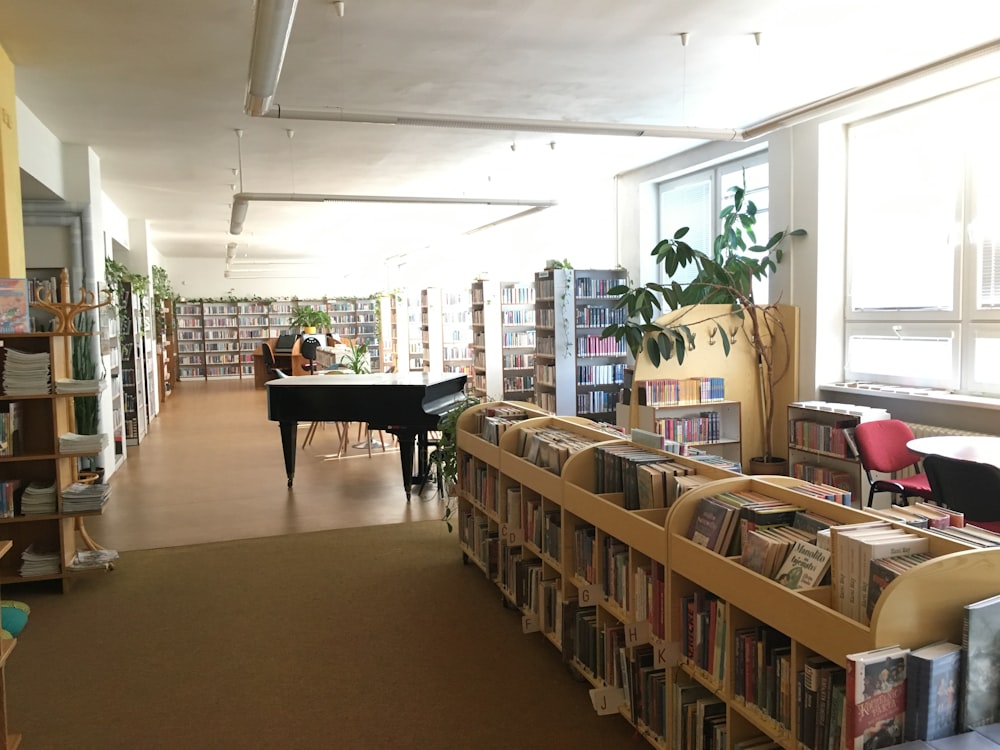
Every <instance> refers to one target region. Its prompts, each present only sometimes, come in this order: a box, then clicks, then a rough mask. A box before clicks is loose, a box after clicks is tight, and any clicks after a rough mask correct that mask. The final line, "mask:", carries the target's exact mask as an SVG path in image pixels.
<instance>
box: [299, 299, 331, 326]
mask: <svg viewBox="0 0 1000 750" xmlns="http://www.w3.org/2000/svg"><path fill="white" fill-rule="evenodd" d="M289 322H290V324H291V325H292V326H294V327H296V328H329V327H330V326H331V325H332V324H333V321H332V320H331V319H330V314H329V313H328V312H327V311H326V310H318V309H316V308H315V307H313V306H312V305H303V306H301V307H293V308H292V319H291V321H289Z"/></svg>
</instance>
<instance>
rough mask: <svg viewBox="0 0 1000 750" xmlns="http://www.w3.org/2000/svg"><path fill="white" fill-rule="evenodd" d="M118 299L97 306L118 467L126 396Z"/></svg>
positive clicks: (122, 455)
mask: <svg viewBox="0 0 1000 750" xmlns="http://www.w3.org/2000/svg"><path fill="white" fill-rule="evenodd" d="M118 309H119V303H118V299H117V298H115V299H112V301H111V304H110V305H105V306H103V307H101V308H98V313H99V316H100V331H101V357H102V359H103V360H104V366H105V369H106V370H107V373H108V387H109V389H110V390H111V422H112V425H111V439H112V441H113V444H114V462H115V469H117V468H118V467H119V466H120V465H121V464H122V462H124V461H125V445H126V443H125V397H124V393H123V388H122V341H121V317H120V316H119V315H118Z"/></svg>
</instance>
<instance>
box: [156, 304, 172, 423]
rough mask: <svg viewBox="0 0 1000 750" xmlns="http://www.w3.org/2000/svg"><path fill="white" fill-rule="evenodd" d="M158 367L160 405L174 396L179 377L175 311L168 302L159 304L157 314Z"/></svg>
mask: <svg viewBox="0 0 1000 750" xmlns="http://www.w3.org/2000/svg"><path fill="white" fill-rule="evenodd" d="M155 325H156V366H157V372H158V373H159V378H157V381H156V383H157V389H158V395H159V399H160V404H164V403H166V400H167V399H168V398H170V396H172V395H173V392H174V382H175V380H176V376H177V362H176V357H175V355H174V311H173V307H172V305H171V304H170V302H169V301H168V300H163V301H161V302H160V303H159V309H158V310H157V312H156V320H155Z"/></svg>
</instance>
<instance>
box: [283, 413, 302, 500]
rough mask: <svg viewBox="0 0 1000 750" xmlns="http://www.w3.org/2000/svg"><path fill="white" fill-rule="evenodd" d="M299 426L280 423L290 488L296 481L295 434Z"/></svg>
mask: <svg viewBox="0 0 1000 750" xmlns="http://www.w3.org/2000/svg"><path fill="white" fill-rule="evenodd" d="M298 426H299V423H298V422H278V427H279V429H280V430H281V452H282V453H284V455H285V474H286V475H287V476H288V487H289V488H291V486H292V480H294V479H295V432H296V430H297V429H298Z"/></svg>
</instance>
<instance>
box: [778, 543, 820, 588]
mask: <svg viewBox="0 0 1000 750" xmlns="http://www.w3.org/2000/svg"><path fill="white" fill-rule="evenodd" d="M832 558H833V555H832V554H831V552H830V551H829V550H825V549H821V548H819V547H817V546H816V545H815V544H810V543H809V542H804V541H798V542H795V544H793V545H792V548H791V550H790V551H789V553H788V556H787V557H786V558H785V561H784V563H782V565H781V567H780V568H778V572H777V574H776V575H775V577H774V579H775V580H776V581H777V582H778V583H780V584H782V585H783V586H785V587H787V588H790V589H807V588H812V587H814V586H819V585H820V584H821V583H822V581H823V578H824V576H826V573H827V571H828V570H829V569H830V561H831V559H832Z"/></svg>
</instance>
